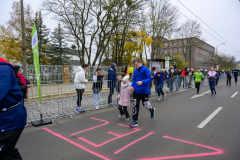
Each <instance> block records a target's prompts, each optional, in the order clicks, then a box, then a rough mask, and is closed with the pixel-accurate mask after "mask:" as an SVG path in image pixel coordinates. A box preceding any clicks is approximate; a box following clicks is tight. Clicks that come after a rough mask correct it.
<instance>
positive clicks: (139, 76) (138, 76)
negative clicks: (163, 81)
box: [132, 66, 152, 94]
mask: <svg viewBox="0 0 240 160" xmlns="http://www.w3.org/2000/svg"><path fill="white" fill-rule="evenodd" d="M139 71H140V72H141V73H140V72H139ZM138 81H142V82H143V83H142V85H140V86H139V85H138V84H137V82H138ZM150 82H152V77H151V72H150V70H149V69H148V68H147V67H145V66H142V67H139V69H135V70H134V72H133V79H132V87H133V88H134V92H136V93H138V94H149V83H150Z"/></svg>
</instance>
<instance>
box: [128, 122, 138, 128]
mask: <svg viewBox="0 0 240 160" xmlns="http://www.w3.org/2000/svg"><path fill="white" fill-rule="evenodd" d="M129 126H130V127H132V128H134V127H137V126H138V123H137V121H133V123H132V124H130V125H129Z"/></svg>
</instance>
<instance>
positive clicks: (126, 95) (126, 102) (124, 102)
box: [118, 75, 132, 121]
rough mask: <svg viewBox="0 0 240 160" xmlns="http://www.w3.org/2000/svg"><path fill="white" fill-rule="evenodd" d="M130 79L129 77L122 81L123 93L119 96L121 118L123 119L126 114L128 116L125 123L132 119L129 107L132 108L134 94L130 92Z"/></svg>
mask: <svg viewBox="0 0 240 160" xmlns="http://www.w3.org/2000/svg"><path fill="white" fill-rule="evenodd" d="M128 79H129V76H128V75H127V76H125V77H124V78H123V79H122V83H121V91H120V94H119V95H118V99H119V102H118V104H119V105H118V109H119V111H120V115H119V118H121V117H122V116H123V115H124V114H125V116H126V119H125V121H129V119H130V116H129V113H128V110H127V107H129V106H130V95H131V94H132V92H130V85H129V82H128Z"/></svg>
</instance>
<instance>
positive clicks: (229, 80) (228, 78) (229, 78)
mask: <svg viewBox="0 0 240 160" xmlns="http://www.w3.org/2000/svg"><path fill="white" fill-rule="evenodd" d="M231 80H232V78H231V77H227V85H228V83H229V86H231Z"/></svg>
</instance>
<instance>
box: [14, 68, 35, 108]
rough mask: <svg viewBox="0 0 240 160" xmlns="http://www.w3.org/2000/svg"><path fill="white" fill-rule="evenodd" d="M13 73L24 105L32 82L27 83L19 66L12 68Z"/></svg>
mask: <svg viewBox="0 0 240 160" xmlns="http://www.w3.org/2000/svg"><path fill="white" fill-rule="evenodd" d="M14 67H15V68H14V73H15V76H16V79H17V82H18V84H19V87H20V90H21V92H22V100H21V102H22V104H24V99H26V98H27V93H28V88H31V87H33V84H32V82H30V81H28V80H27V79H25V78H24V76H23V75H22V68H21V67H20V66H14Z"/></svg>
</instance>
